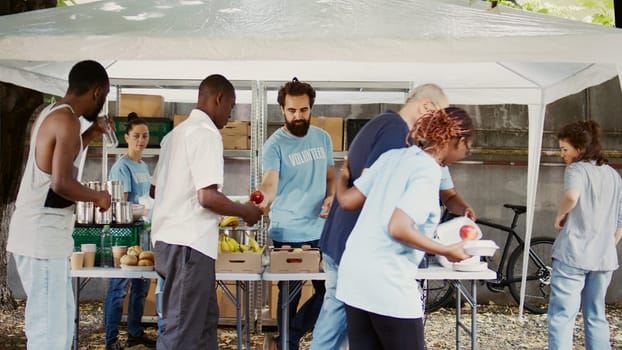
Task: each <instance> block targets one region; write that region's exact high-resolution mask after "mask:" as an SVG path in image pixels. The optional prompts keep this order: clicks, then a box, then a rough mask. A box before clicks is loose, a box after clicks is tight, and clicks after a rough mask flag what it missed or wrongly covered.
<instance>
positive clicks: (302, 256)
mask: <svg viewBox="0 0 622 350" xmlns="http://www.w3.org/2000/svg"><path fill="white" fill-rule="evenodd" d="M319 271H320V250H319V249H318V248H311V247H309V246H303V247H302V251H294V249H293V248H291V247H289V246H283V247H282V248H273V249H272V250H271V251H270V272H273V273H282V272H308V273H314V272H319Z"/></svg>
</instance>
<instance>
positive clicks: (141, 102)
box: [119, 94, 164, 118]
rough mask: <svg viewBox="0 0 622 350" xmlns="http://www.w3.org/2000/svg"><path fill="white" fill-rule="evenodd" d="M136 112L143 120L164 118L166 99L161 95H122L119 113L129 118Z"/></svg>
mask: <svg viewBox="0 0 622 350" xmlns="http://www.w3.org/2000/svg"><path fill="white" fill-rule="evenodd" d="M130 112H136V114H138V116H139V117H141V118H149V117H157V118H162V117H164V97H162V96H160V95H140V94H121V104H120V105H119V113H120V115H121V116H123V117H127V115H128V114H130Z"/></svg>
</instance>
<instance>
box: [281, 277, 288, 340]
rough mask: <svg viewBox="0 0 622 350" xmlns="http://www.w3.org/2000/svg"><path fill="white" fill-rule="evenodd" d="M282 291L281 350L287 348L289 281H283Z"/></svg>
mask: <svg viewBox="0 0 622 350" xmlns="http://www.w3.org/2000/svg"><path fill="white" fill-rule="evenodd" d="M284 282H285V283H283V285H284V287H283V292H282V293H281V302H282V304H283V306H282V308H281V320H282V321H283V322H282V323H283V327H282V328H283V329H281V350H289V341H288V340H289V281H284Z"/></svg>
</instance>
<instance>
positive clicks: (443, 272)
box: [262, 265, 497, 281]
mask: <svg viewBox="0 0 622 350" xmlns="http://www.w3.org/2000/svg"><path fill="white" fill-rule="evenodd" d="M416 278H417V279H422V280H423V279H425V280H492V279H495V278H497V273H496V272H495V271H492V270H490V269H486V270H483V271H454V270H450V269H447V268H445V267H442V266H440V265H430V266H429V267H428V268H425V269H419V270H418V271H417V277H416ZM262 279H263V280H264V281H308V280H325V279H326V276H325V274H324V272H315V273H308V272H290V273H272V272H269V271H267V270H266V271H264V273H263V275H262Z"/></svg>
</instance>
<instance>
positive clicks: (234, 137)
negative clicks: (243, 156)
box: [220, 120, 251, 149]
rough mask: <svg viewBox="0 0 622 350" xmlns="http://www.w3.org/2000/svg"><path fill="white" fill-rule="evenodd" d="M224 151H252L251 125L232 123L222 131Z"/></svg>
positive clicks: (247, 123)
mask: <svg viewBox="0 0 622 350" xmlns="http://www.w3.org/2000/svg"><path fill="white" fill-rule="evenodd" d="M220 134H221V135H222V143H223V146H224V149H250V148H251V137H250V135H251V123H250V122H245V121H239V120H234V121H230V122H228V123H227V125H225V127H224V128H222V129H221V130H220Z"/></svg>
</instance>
